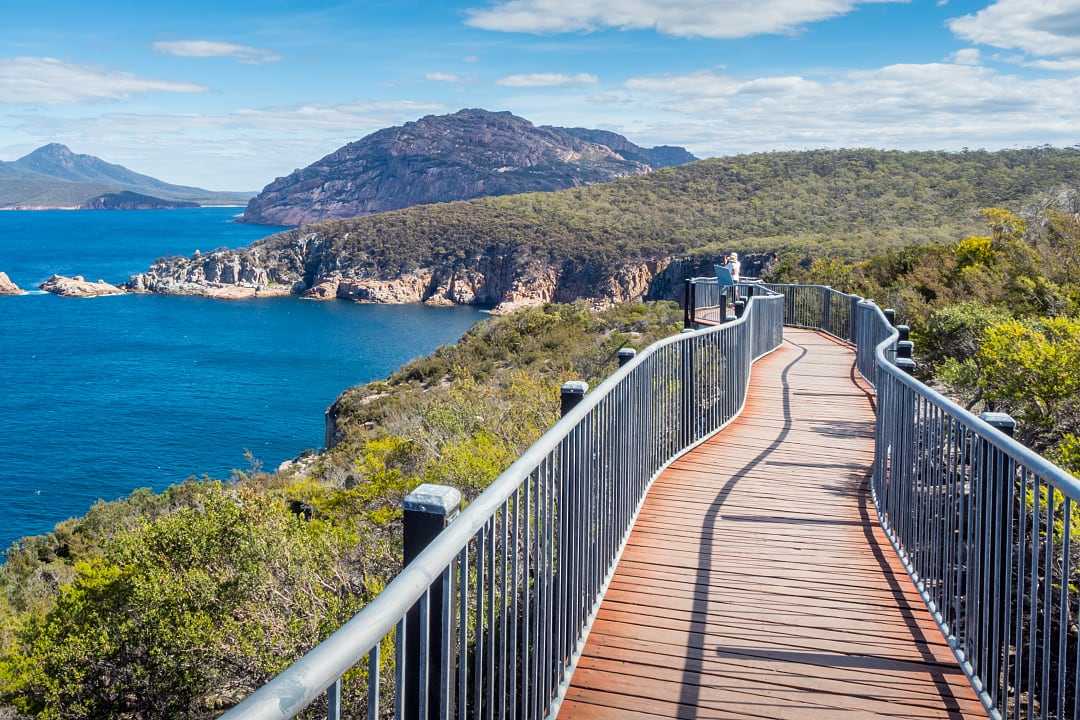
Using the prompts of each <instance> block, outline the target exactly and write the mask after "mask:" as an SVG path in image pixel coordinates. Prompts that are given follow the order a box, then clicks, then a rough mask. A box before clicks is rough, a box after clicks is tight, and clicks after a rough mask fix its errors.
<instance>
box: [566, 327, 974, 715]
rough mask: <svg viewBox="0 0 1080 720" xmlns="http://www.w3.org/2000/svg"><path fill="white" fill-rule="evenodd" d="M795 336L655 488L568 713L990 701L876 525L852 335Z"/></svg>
mask: <svg viewBox="0 0 1080 720" xmlns="http://www.w3.org/2000/svg"><path fill="white" fill-rule="evenodd" d="M785 337H786V338H787V342H786V343H785V344H784V345H783V346H782V347H781V348H780V349H779V350H777V351H776V352H774V353H773V354H772V355H770V356H768V357H766V358H763V359H762V360H760V361H759V362H758V363H757V364H756V365H755V366H754V376H753V380H752V382H751V388H752V390H751V393H750V398H749V400H748V401H747V405H746V409H745V410H744V412H743V414H742V415H741V416H740V417H739V418H738V419H737V420H736V421H735V422H734V423H733V424H732V425H731V426H730V427H728V428H727V429H726V430H724V431H723V432H721V433H719V434H718V435H717V436H715V437H714V438H712V439H711V440H710V441H709V442H707V443H705V444H703V445H701V446H699V447H698V448H696V449H695V450H693V451H691V452H690V453H688V454H686V455H684V456H683V457H682V458H680V459H679V460H678V461H677V462H675V463H674V464H673V465H672V466H671V467H670V468H669V469H668V470H667V471H665V472H664V474H663V475H661V477H660V478H658V479H657V480H656V482H655V484H654V485H653V487H652V489H651V490H650V492H649V496H648V498H647V499H646V501H645V505H644V507H643V509H642V512H641V515H640V516H639V518H638V521H637V523H636V525H635V526H634V530H633V532H632V534H631V536H630V541H629V544H628V546H627V548H626V551H625V552H624V554H623V556H622V559H621V561H620V562H619V566H618V568H617V569H616V574H615V577H614V579H613V580H612V583H611V586H610V588H609V589H608V592H607V594H606V595H605V597H604V600H603V603H602V605H601V608H600V612H599V614H598V616H597V618H596V622H595V624H594V625H593V628H592V632H591V634H590V635H589V639H588V643H587V644H586V647H585V652H584V654H583V656H582V657H581V659H580V661H579V663H578V667H577V670H576V672H575V673H574V676H573V678H572V682H571V687H570V688H569V690H568V691H567V694H566V699H565V700H564V702H563V705H562V708H561V711H560V713H559V717H560V718H561V720H579V719H585V718H620V719H621V718H625V719H627V720H647V719H649V718H868V717H896V718H967V717H985V714H984V713H983V710H982V706H981V705H980V704H979V702H978V700H977V699H976V697H975V695H974V693H973V692H972V690H971V689H970V687H969V685H968V682H967V680H966V678H965V677H964V675H963V673H961V672H960V670H959V668H958V667H957V666H956V664H955V661H954V659H953V656H952V653H951V652H950V651H949V648H948V646H947V645H945V642H944V640H943V638H942V637H941V634H940V633H939V632H938V630H937V628H936V627H935V626H934V624H933V621H932V619H931V618H930V616H929V614H928V612H927V611H926V610H925V608H924V606H923V603H922V600H921V599H920V598H919V596H918V594H917V593H916V592H915V589H914V588H913V587H912V585H911V583H910V581H909V580H908V577H907V575H906V574H905V573H904V570H903V568H902V567H901V565H900V563H899V561H898V560H897V559H896V556H895V553H894V552H893V550H892V547H891V546H890V545H889V542H888V540H887V539H886V538H885V537H884V535H883V534H882V533H881V531H880V530H879V529H878V526H877V522H876V516H875V515H874V510H873V507H872V505H871V503H870V499H869V493H868V489H867V480H868V474H869V470H870V465H871V462H872V460H873V435H872V432H873V418H874V416H873V410H872V406H871V404H870V396H869V395H868V394H867V393H866V392H864V391H863V389H862V388H861V387H860V386H859V385H858V384H856V382H855V380H854V375H853V372H852V360H853V355H852V353H851V351H850V350H848V349H847V348H845V347H843V346H841V345H839V344H838V343H836V342H833V341H832V340H830V339H828V338H826V337H824V336H822V335H819V334H817V333H813V332H809V331H802V330H793V329H790V328H788V329H786V330H785Z"/></svg>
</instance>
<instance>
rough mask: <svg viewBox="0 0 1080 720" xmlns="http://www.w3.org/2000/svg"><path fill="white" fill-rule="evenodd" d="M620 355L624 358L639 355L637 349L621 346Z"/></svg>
mask: <svg viewBox="0 0 1080 720" xmlns="http://www.w3.org/2000/svg"><path fill="white" fill-rule="evenodd" d="M619 357H622V358H632V357H637V350H635V349H634V348H632V347H621V348H619Z"/></svg>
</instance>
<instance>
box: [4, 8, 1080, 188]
mask: <svg viewBox="0 0 1080 720" xmlns="http://www.w3.org/2000/svg"><path fill="white" fill-rule="evenodd" d="M0 12H2V13H3V17H4V19H5V22H4V24H3V26H2V27H0V159H14V158H15V157H18V156H19V155H21V154H23V153H25V152H27V151H29V150H31V149H33V148H34V147H37V146H38V145H41V144H43V143H45V142H52V141H56V142H63V143H66V144H68V145H69V146H71V148H72V149H73V150H75V151H76V152H87V153H92V154H95V155H99V156H101V157H103V158H105V159H107V160H111V161H113V162H120V163H122V164H125V165H127V166H129V167H131V168H133V169H135V170H139V171H142V172H147V173H150V174H153V175H156V176H159V177H161V178H163V179H165V180H169V181H173V182H183V183H191V184H197V185H201V186H205V187H211V188H219V189H258V188H261V187H262V186H263V185H265V184H266V183H267V182H269V181H270V180H272V179H273V178H274V177H276V176H278V175H282V174H285V173H288V172H289V171H291V170H292V169H294V168H296V167H301V166H304V165H307V164H309V163H311V162H313V161H314V160H316V159H318V158H319V157H322V156H323V155H325V154H326V153H329V152H331V151H333V150H334V149H336V148H338V147H340V146H341V145H342V144H344V143H346V142H349V141H352V140H356V139H359V138H360V137H363V136H364V135H366V134H367V133H369V132H372V131H374V130H376V129H378V128H380V127H385V126H387V125H392V124H399V123H401V122H405V121H408V120H412V119H415V118H417V117H420V116H422V115H425V114H429V113H444V112H452V111H454V110H457V109H459V108H462V107H484V108H488V109H492V110H511V111H513V112H515V113H517V114H519V115H522V116H524V117H526V118H528V119H530V120H532V121H534V122H536V123H544V124H559V125H585V126H591V127H602V128H606V129H612V130H616V131H619V132H622V133H624V134H626V135H627V136H628V137H630V139H632V140H634V141H635V142H639V143H641V144H650V145H651V144H660V143H669V144H678V145H685V146H687V147H689V148H690V149H691V150H693V151H694V152H696V153H697V154H699V155H702V156H711V155H725V154H732V153H741V152H753V151H763V150H775V149H790V148H807V147H853V146H870V147H895V148H946V149H959V148H962V147H973V148H974V147H987V148H998V147H1016V146H1030V145H1036V144H1042V143H1050V144H1054V145H1073V144H1076V143H1077V142H1080V102H1077V101H1076V98H1077V97H1078V95H1080V93H1078V90H1080V0H1039V1H1036V0H992V1H991V0H979V1H975V0H947V1H942V0H911V1H910V2H901V1H895V2H894V1H888V0H875V1H862V0H472V1H470V0H466V1H464V2H444V3H436V2H418V1H416V0H396V1H395V2H346V1H339V2H329V1H326V2H323V1H319V2H304V3H299V2H285V1H283V0H261V1H260V2H250V1H248V0H240V1H233V2H220V1H218V2H204V1H203V0H189V1H188V2H171V1H170V0H157V1H156V2H153V3H145V2H141V3H126V2H109V1H108V0H99V1H98V2H95V3H82V2H67V1H62V2H46V3H42V2H38V3H28V2H24V1H20V2H12V1H11V0H0Z"/></svg>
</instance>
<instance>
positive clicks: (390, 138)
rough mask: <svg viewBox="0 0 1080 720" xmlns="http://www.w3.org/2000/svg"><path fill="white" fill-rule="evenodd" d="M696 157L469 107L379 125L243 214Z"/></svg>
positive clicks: (302, 214) (452, 192)
mask: <svg viewBox="0 0 1080 720" xmlns="http://www.w3.org/2000/svg"><path fill="white" fill-rule="evenodd" d="M616 146H617V147H616ZM695 159H696V158H695V157H694V156H693V155H691V154H690V153H688V152H687V151H686V150H684V149H682V148H671V147H666V146H665V147H658V148H642V147H638V146H637V145H635V144H633V143H632V142H630V141H629V140H627V139H626V138H624V137H623V136H621V135H617V134H616V133H612V132H606V131H601V130H586V129H584V128H559V127H548V126H540V127H537V126H536V125H533V124H532V123H531V122H529V121H528V120H525V119H524V118H520V117H517V116H516V115H513V114H511V113H509V112H489V111H487V110H479V109H466V110H461V111H459V112H456V113H453V114H451V115H429V116H427V117H424V118H421V119H420V120H417V121H415V122H410V123H406V124H405V125H402V126H400V127H391V128H385V129H383V130H379V131H378V132H375V133H372V134H371V135H368V136H367V137H364V138H362V139H360V140H357V141H356V142H353V143H349V144H348V145H346V146H344V147H342V148H340V149H339V150H336V151H335V152H333V153H331V154H329V155H327V156H326V157H324V158H322V159H321V160H319V161H318V162H316V163H314V164H312V165H309V166H308V167H306V168H304V169H302V170H296V171H294V172H293V173H292V174H290V175H288V176H286V177H282V178H277V179H276V180H274V182H272V183H270V184H269V185H267V186H266V187H265V188H264V189H263V191H262V192H261V193H259V194H258V195H257V196H256V197H255V198H252V200H251V202H249V203H248V207H247V210H246V211H245V212H244V215H243V218H242V220H243V221H245V222H251V223H267V224H277V225H300V224H302V223H309V222H315V221H318V220H325V219H328V218H345V217H355V216H358V215H369V214H371V213H376V212H382V211H385V210H396V209H400V208H404V207H409V206H411V205H420V204H426V203H439V202H447V201H451V200H468V199H470V198H475V197H481V196H486V195H510V194H514V193H522V192H532V191H538V190H561V189H564V188H568V187H576V186H579V185H587V184H590V183H596V182H604V181H607V180H613V179H615V178H617V177H622V176H624V175H641V174H644V173H647V172H650V171H652V170H654V169H657V168H660V167H667V166H668V165H674V164H679V163H684V162H690V161H692V160H695Z"/></svg>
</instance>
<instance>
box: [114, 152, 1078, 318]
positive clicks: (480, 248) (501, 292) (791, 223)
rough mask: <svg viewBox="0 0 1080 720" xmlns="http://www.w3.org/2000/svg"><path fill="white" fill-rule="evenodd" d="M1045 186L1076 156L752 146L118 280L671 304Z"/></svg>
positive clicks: (408, 213) (273, 241)
mask: <svg viewBox="0 0 1080 720" xmlns="http://www.w3.org/2000/svg"><path fill="white" fill-rule="evenodd" d="M1062 187H1080V151H1077V150H1075V149H1070V148H1065V149H1056V148H1034V149H1030V150H1005V151H1000V152H985V151H977V152H961V153H949V152H900V151H879V150H813V151H805V152H777V153H756V154H752V155H739V156H735V157H727V158H714V159H710V160H702V161H700V162H695V163H691V164H689V165H682V166H679V167H674V168H667V169H664V170H659V171H656V172H652V173H649V174H647V175H640V176H634V177H626V178H620V179H618V180H616V181H614V182H608V183H600V184H596V185H589V186H588V187H578V188H571V189H568V190H562V191H559V192H543V193H525V194H521V195H507V196H502V197H486V198H479V199H475V200H469V201H466V202H452V203H442V204H437V205H418V206H416V207H410V208H406V209H403V210H394V211H391V212H384V213H379V214H376V215H369V216H366V217H356V218H351V219H347V220H332V221H327V222H322V223H316V224H313V225H309V226H306V227H303V228H299V229H296V230H290V231H287V232H284V233H279V234H277V235H273V236H270V237H268V238H265V239H263V240H260V241H258V242H256V243H255V244H254V245H252V246H251V247H249V248H246V249H240V250H222V251H215V252H213V253H206V254H204V255H198V256H195V257H191V258H173V259H168V260H164V261H160V262H158V263H156V264H155V265H154V266H153V267H152V268H150V270H149V271H148V272H146V273H143V274H141V275H139V276H136V277H135V278H133V280H132V286H133V287H134V288H135V289H139V290H148V291H152V292H164V293H211V292H221V293H224V292H225V291H228V292H230V293H232V295H231V296H235V294H236V292H237V291H238V290H239V289H241V288H249V289H251V290H252V292H255V291H257V292H261V293H264V294H268V293H270V292H275V291H284V292H289V291H291V292H295V293H305V294H307V295H308V296H311V297H319V298H330V297H338V298H351V299H356V300H362V301H369V302H419V301H423V302H428V303H433V304H448V303H457V304H476V305H482V306H489V307H491V306H496V307H497V308H500V309H503V310H509V309H512V308H514V307H520V306H521V305H524V304H536V303H540V302H546V301H551V300H554V301H556V302H563V301H570V300H575V299H578V298H588V299H594V300H599V301H623V300H632V299H635V298H640V297H642V296H643V295H648V296H649V297H671V296H673V295H674V294H675V291H676V289H677V287H678V283H680V282H681V280H682V278H684V277H686V276H687V274H688V273H694V274H703V273H705V272H711V269H712V267H711V264H712V262H713V261H714V259H715V258H716V257H718V256H719V255H720V254H721V253H722V252H724V251H728V250H738V251H740V252H741V253H774V252H779V253H782V252H785V251H787V252H790V253H798V256H799V257H805V258H814V257H835V256H842V257H844V256H846V257H862V256H866V255H869V254H873V253H879V252H881V251H882V250H884V249H887V248H890V247H898V246H901V245H904V244H910V243H915V242H926V241H932V240H956V239H958V238H960V237H961V236H962V235H964V234H967V233H970V232H973V231H978V230H980V228H981V226H980V221H979V216H978V210H979V209H980V208H983V207H988V206H1006V207H1010V208H1014V209H1022V208H1025V207H1027V206H1028V205H1030V204H1033V203H1036V202H1038V201H1039V200H1040V198H1041V194H1042V193H1045V192H1047V191H1056V190H1058V189H1060V188H1062Z"/></svg>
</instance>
